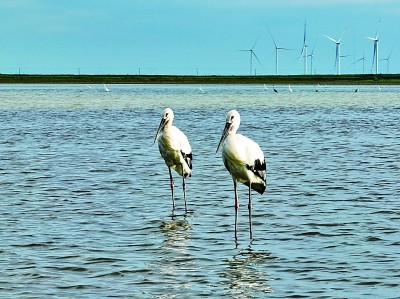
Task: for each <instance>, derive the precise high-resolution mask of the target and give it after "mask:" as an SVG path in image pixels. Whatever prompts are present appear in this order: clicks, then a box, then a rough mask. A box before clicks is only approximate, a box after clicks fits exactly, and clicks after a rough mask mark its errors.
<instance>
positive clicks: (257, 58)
mask: <svg viewBox="0 0 400 299" xmlns="http://www.w3.org/2000/svg"><path fill="white" fill-rule="evenodd" d="M251 53H252V54H253V55H254V57H255V58H256V59H257V61H258V63H259V64H261V65H262V63H261V61H260V59H258V57H257V55H256V53H254V51H251Z"/></svg>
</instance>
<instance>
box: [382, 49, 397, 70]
mask: <svg viewBox="0 0 400 299" xmlns="http://www.w3.org/2000/svg"><path fill="white" fill-rule="evenodd" d="M393 48H394V47H392V50H390V53H389V56H388V57H387V58H383V59H381V60H386V74H389V62H390V56H392V52H393Z"/></svg>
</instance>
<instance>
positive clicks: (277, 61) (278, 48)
mask: <svg viewBox="0 0 400 299" xmlns="http://www.w3.org/2000/svg"><path fill="white" fill-rule="evenodd" d="M267 30H268V32H269V35H270V36H271V39H272V41H273V42H274V45H275V75H278V69H279V50H287V51H293V49H288V48H282V47H278V45H277V44H276V42H275V39H274V37H273V36H272V33H271V31H270V30H269V29H268V28H267Z"/></svg>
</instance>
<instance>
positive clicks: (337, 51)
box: [335, 45, 339, 67]
mask: <svg viewBox="0 0 400 299" xmlns="http://www.w3.org/2000/svg"><path fill="white" fill-rule="evenodd" d="M338 58H339V46H338V45H337V46H336V55H335V67H336V66H337V63H338Z"/></svg>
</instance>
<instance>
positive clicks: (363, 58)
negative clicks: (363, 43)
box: [351, 53, 367, 74]
mask: <svg viewBox="0 0 400 299" xmlns="http://www.w3.org/2000/svg"><path fill="white" fill-rule="evenodd" d="M360 61H362V62H363V74H365V71H364V69H365V68H364V65H365V61H367V59H365V55H364V53H363V57H361V58H360V59H357V60H356V61H354V62H353V63H352V64H351V65H354V64H356V63H357V62H360Z"/></svg>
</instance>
